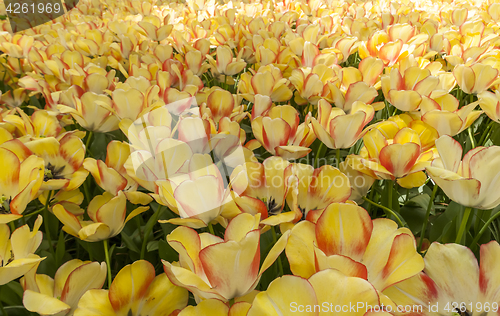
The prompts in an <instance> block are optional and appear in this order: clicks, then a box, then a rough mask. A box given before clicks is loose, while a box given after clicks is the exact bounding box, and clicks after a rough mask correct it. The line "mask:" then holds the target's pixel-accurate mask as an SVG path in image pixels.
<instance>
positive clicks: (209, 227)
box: [208, 223, 215, 236]
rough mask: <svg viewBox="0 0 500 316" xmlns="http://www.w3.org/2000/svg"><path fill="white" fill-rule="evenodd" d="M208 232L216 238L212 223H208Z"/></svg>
mask: <svg viewBox="0 0 500 316" xmlns="http://www.w3.org/2000/svg"><path fill="white" fill-rule="evenodd" d="M208 231H209V232H210V234H212V235H214V236H215V232H214V227H213V226H212V223H208Z"/></svg>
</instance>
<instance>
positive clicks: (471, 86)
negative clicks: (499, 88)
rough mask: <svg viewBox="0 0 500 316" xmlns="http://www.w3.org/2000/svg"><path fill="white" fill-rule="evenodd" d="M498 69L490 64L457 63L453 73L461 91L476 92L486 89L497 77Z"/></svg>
mask: <svg viewBox="0 0 500 316" xmlns="http://www.w3.org/2000/svg"><path fill="white" fill-rule="evenodd" d="M498 74H499V71H498V70H497V69H495V68H493V67H491V66H490V65H486V64H482V63H476V64H474V65H472V66H465V65H458V66H457V67H455V69H454V70H453V75H454V76H455V79H456V80H457V83H458V85H459V86H460V88H461V89H462V91H463V92H465V93H467V94H470V93H473V94H477V93H481V92H483V91H486V90H488V88H489V87H490V86H491V85H492V84H493V83H494V82H495V81H496V80H497V79H498Z"/></svg>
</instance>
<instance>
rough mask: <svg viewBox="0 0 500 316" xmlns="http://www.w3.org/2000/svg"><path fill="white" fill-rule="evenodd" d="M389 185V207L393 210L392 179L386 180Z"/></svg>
mask: <svg viewBox="0 0 500 316" xmlns="http://www.w3.org/2000/svg"><path fill="white" fill-rule="evenodd" d="M386 185H387V207H388V208H389V209H391V210H392V188H393V183H392V181H391V180H388V181H387V182H386Z"/></svg>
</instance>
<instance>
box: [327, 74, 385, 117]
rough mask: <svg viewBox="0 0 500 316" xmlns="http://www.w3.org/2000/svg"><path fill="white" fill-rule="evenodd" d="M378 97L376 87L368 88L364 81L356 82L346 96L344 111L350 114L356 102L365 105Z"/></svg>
mask: <svg viewBox="0 0 500 316" xmlns="http://www.w3.org/2000/svg"><path fill="white" fill-rule="evenodd" d="M377 96H378V92H377V90H376V89H375V88H374V87H370V86H368V84H366V83H365V82H363V81H360V82H356V83H354V84H352V85H350V86H349V88H348V89H347V92H346V94H345V103H344V106H343V107H342V109H343V110H344V111H345V112H346V113H348V112H349V111H350V110H351V106H352V104H353V103H354V102H356V101H361V102H364V103H372V101H373V99H375V98H376V97H377ZM337 106H338V105H337Z"/></svg>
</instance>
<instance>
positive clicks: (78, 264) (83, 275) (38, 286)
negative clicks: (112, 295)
mask: <svg viewBox="0 0 500 316" xmlns="http://www.w3.org/2000/svg"><path fill="white" fill-rule="evenodd" d="M30 278H31V279H30ZM105 279H106V263H105V262H102V263H101V264H99V263H98V262H90V261H87V262H84V261H81V260H79V259H73V260H70V261H68V262H66V263H65V264H63V265H62V266H61V267H59V269H58V270H57V272H56V275H55V278H54V279H52V278H51V277H50V276H48V275H45V274H36V275H35V274H34V273H33V275H32V276H31V275H26V277H24V278H23V279H22V280H21V285H23V288H24V295H23V305H24V307H26V309H27V310H29V311H30V312H35V313H38V314H41V315H60V316H64V315H69V316H71V315H73V313H74V311H75V310H76V307H77V304H78V301H79V300H80V298H81V297H82V296H83V294H85V292H87V291H88V290H93V289H100V288H101V287H102V285H103V284H104V280H105Z"/></svg>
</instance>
